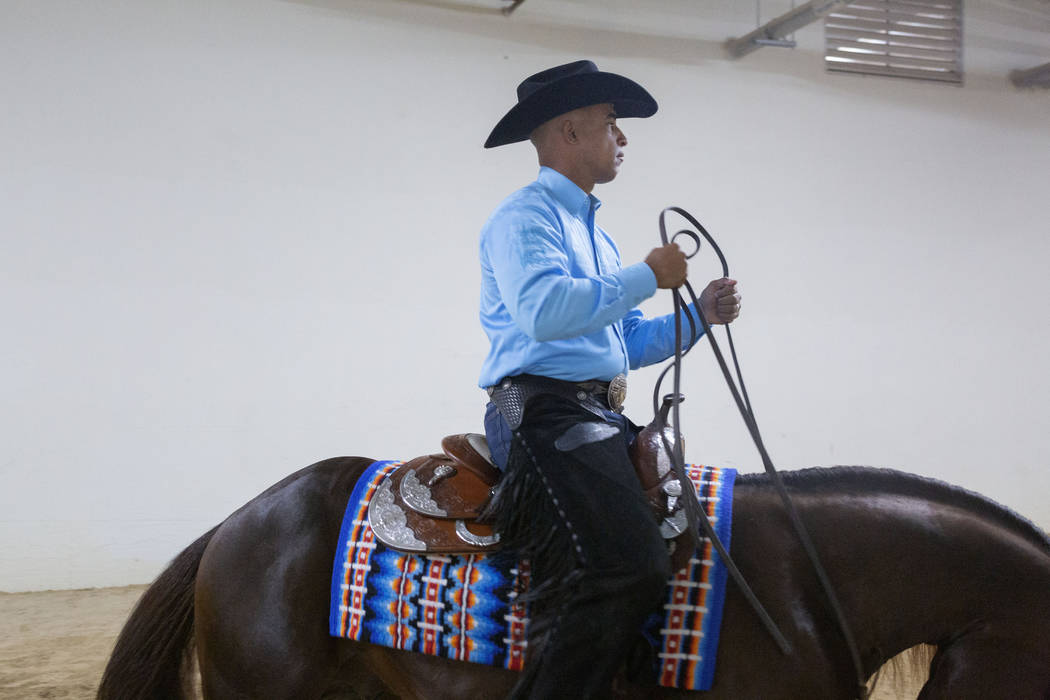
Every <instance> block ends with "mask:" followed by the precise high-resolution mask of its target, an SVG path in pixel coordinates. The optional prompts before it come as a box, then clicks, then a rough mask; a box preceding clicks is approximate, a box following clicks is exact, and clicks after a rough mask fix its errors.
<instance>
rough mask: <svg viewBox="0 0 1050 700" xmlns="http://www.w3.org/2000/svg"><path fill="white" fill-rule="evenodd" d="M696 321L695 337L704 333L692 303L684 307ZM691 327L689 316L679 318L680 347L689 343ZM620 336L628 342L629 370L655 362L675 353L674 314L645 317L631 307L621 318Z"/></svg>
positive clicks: (697, 337)
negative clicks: (621, 331) (621, 328)
mask: <svg viewBox="0 0 1050 700" xmlns="http://www.w3.org/2000/svg"><path fill="white" fill-rule="evenodd" d="M684 309H685V310H686V311H688V312H689V314H690V315H691V316H692V317H693V322H694V323H695V324H696V340H699V339H700V337H701V336H703V334H704V327H703V325H701V323H700V318H699V316H697V313H696V309H695V308H694V307H693V305H692V304H690V305H689V306H686V307H684ZM690 330H691V327H690V325H689V319H688V318H686V317H685V316H684V314H683V317H682V344H683V347H682V349H683V350H684V349H686V348H688V347H689V346H690V342H689V341H690V337H689V333H690ZM623 335H624V341H625V343H626V345H627V358H628V362H629V363H630V367H631V369H638V368H639V367H646V366H647V365H654V364H656V363H657V362H663V361H664V360H666V359H667V358H669V357H671V356H672V355H674V314H673V313H669V314H667V315H666V316H657V317H656V318H645V316H643V315H642V312H641V311H639V310H638V309H632V310H631V311H630V312H628V313H627V315H626V316H624V317H623Z"/></svg>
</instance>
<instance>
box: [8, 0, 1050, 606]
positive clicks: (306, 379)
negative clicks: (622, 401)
mask: <svg viewBox="0 0 1050 700" xmlns="http://www.w3.org/2000/svg"><path fill="white" fill-rule="evenodd" d="M485 4H489V5H492V6H495V5H497V3H495V2H492V3H482V2H480V1H479V2H477V3H475V5H476V6H471V5H467V4H459V3H456V2H454V1H453V0H449V1H448V2H441V1H438V0H433V1H430V2H399V1H394V0H374V1H372V2H352V1H351V0H317V1H316V2H281V1H278V0H256V1H255V2H248V1H247V0H225V1H224V2H206V1H204V0H193V1H190V2H185V1H181V0H180V1H178V2H176V1H175V0H151V1H150V2H146V3H141V2H131V1H117V0H110V1H109V2H77V3H73V2H59V1H57V0H8V1H7V2H5V3H3V6H2V7H0V105H2V108H0V154H2V155H3V162H4V167H3V168H2V169H0V232H2V236H3V246H2V250H0V328H2V331H0V332H2V337H3V341H2V342H0V446H2V448H0V590H9V591H11V590H27V589H42V588H66V587H83V586H98V585H113V584H125V583H132V582H143V581H147V580H149V579H151V578H152V577H153V576H154V575H156V573H158V572H159V570H160V568H161V567H162V566H163V564H164V563H165V562H166V561H167V560H169V559H170V558H171V557H172V556H173V555H174V554H176V553H177V552H178V551H179V550H180V549H181V548H182V547H183V546H185V545H186V544H188V543H189V542H190V541H192V540H193V539H194V538H195V537H196V536H197V535H198V534H200V533H201V532H203V531H204V530H206V529H208V528H209V527H211V526H212V525H213V524H215V523H216V522H218V521H220V520H221V519H222V518H223V517H225V516H226V515H227V514H228V513H229V512H230V511H231V510H233V509H234V508H236V507H237V506H239V505H240V504H241V503H243V502H245V501H247V500H248V499H250V498H251V497H252V496H254V495H255V494H256V493H258V492H259V491H261V490H262V489H263V488H265V487H266V486H268V485H269V484H270V483H272V482H274V481H276V480H278V479H280V478H282V477H283V476H284V475H285V474H287V473H289V472H290V471H292V470H294V469H297V468H299V467H301V466H304V465H306V464H309V463H311V462H313V461H316V460H318V459H322V458H324V457H328V456H334V455H339V454H359V455H368V456H373V457H377V458H389V457H410V456H414V455H416V454H420V453H423V452H427V451H431V450H433V449H434V448H435V447H436V445H437V441H438V440H439V438H440V437H441V436H442V435H444V434H446V433H451V432H459V431H465V430H475V429H478V428H479V427H480V422H481V410H482V407H483V403H484V395H483V394H482V393H481V392H480V391H479V390H478V389H476V388H475V387H474V384H475V381H476V377H477V371H478V368H479V365H480V362H481V358H482V357H483V354H484V351H485V342H484V336H483V334H482V333H481V331H480V330H479V329H478V327H477V320H476V313H477V283H478V273H477V269H476V268H477V263H476V259H475V258H476V238H477V231H478V229H479V227H480V225H481V223H482V222H483V221H484V218H485V217H486V215H487V213H488V212H489V210H490V209H491V208H492V207H493V206H494V205H495V204H496V203H497V202H498V201H499V200H500V199H501V198H502V197H503V196H504V195H505V194H507V193H508V192H510V191H511V190H513V189H514V188H516V187H518V186H520V185H521V184H524V183H525V182H527V181H529V180H530V179H531V178H532V177H533V176H534V174H535V163H534V158H533V156H532V154H530V153H529V149H528V147H527V146H525V145H519V146H513V147H508V148H504V149H497V150H495V151H485V150H483V149H482V148H481V143H482V141H483V140H484V138H485V136H486V135H487V133H488V131H489V129H490V128H491V126H492V125H493V124H494V123H495V121H496V120H497V119H498V118H499V117H500V116H501V115H502V114H503V112H504V111H505V110H506V109H507V108H508V107H509V106H510V105H511V104H512V102H513V100H514V87H515V85H516V84H517V82H518V81H519V80H520V79H521V78H523V77H524V76H526V75H528V74H529V73H532V72H534V71H536V70H539V69H541V68H544V67H547V66H550V65H554V64H557V63H560V62H564V61H568V60H574V59H576V58H580V57H591V58H593V59H595V60H596V61H597V62H598V63H599V65H600V66H601V67H603V68H605V69H609V70H614V71H618V72H622V73H626V74H628V75H630V76H632V77H634V78H635V79H637V80H639V81H640V82H641V83H643V84H644V85H646V86H647V87H649V88H650V90H651V91H652V92H653V93H654V95H656V97H657V99H658V100H659V102H660V105H661V109H660V112H659V113H658V114H657V115H656V116H655V117H654V118H652V119H649V120H630V121H625V122H624V124H623V126H624V128H625V130H626V132H627V135H628V137H629V139H630V145H629V146H628V149H627V161H626V163H625V168H624V171H623V174H622V175H621V177H620V178H619V179H618V180H617V181H616V182H615V183H612V184H610V185H607V186H604V187H602V188H600V189H599V190H598V191H597V192H596V193H597V194H598V195H599V196H600V197H602V198H603V200H604V202H605V206H604V207H603V208H602V210H601V217H600V219H601V223H602V224H603V225H604V226H605V227H606V228H607V229H608V230H610V231H611V232H613V233H614V235H616V236H617V238H618V240H619V241H620V243H621V248H622V251H623V253H624V257H625V258H626V259H627V261H635V260H638V259H641V258H642V257H643V256H644V255H645V253H646V252H647V251H648V250H649V249H650V248H651V247H653V246H654V245H656V243H657V242H658V240H657V230H656V216H657V213H658V212H659V210H660V209H661V208H662V207H664V206H667V205H670V204H677V205H681V206H684V207H686V208H688V209H690V210H691V211H692V212H693V213H694V214H696V215H697V216H698V217H699V218H700V219H701V220H702V221H703V222H704V223H705V225H707V227H708V228H709V229H710V230H711V231H712V232H713V233H714V234H715V235H716V236H717V237H718V238H719V239H720V240H721V242H722V245H723V248H724V249H725V251H726V253H727V255H728V256H729V259H730V264H731V266H732V273H733V274H734V275H735V276H736V277H738V279H740V280H741V287H742V291H743V293H744V296H745V313H744V316H743V317H742V318H741V319H740V321H739V323H738V324H737V325H736V327H735V329H736V338H737V341H738V343H739V346H740V347H739V350H740V354H741V359H742V361H743V363H744V371H745V376H746V378H747V380H748V383H749V387H750V389H751V392H752V398H753V400H754V402H755V408H756V411H757V413H758V416H759V419H760V422H761V424H762V426H763V429H764V432H765V435H766V440H767V443H768V446H769V448H770V450H771V452H772V454H773V456H774V458H775V459H776V460H777V462H778V464H779V465H780V466H782V467H783V468H793V467H801V466H809V465H830V464H870V465H878V466H892V467H896V468H900V469H905V470H909V471H914V472H918V473H921V474H925V475H930V476H935V477H939V478H942V479H946V480H949V481H952V482H954V483H957V484H960V485H963V486H966V487H969V488H972V489H976V490H979V491H981V492H983V493H986V494H988V495H990V496H992V497H994V498H995V499H997V500H999V501H1000V502H1002V503H1004V504H1006V505H1008V506H1010V507H1013V508H1015V509H1017V510H1018V511H1020V512H1021V513H1023V514H1025V515H1027V516H1029V517H1030V518H1032V519H1033V520H1035V521H1036V522H1037V523H1040V524H1042V525H1043V526H1050V505H1048V503H1050V500H1048V499H1047V498H1046V496H1047V493H1048V491H1050V471H1048V470H1047V468H1046V466H1047V463H1048V461H1050V437H1048V435H1050V431H1048V430H1047V427H1048V426H1047V415H1048V409H1050V398H1048V397H1050V379H1048V373H1047V370H1046V364H1045V359H1046V357H1047V355H1048V351H1050V338H1048V331H1047V318H1048V311H1050V309H1048V298H1050V297H1048V289H1050V285H1048V283H1047V274H1046V270H1045V265H1046V263H1045V261H1046V259H1047V257H1048V254H1050V243H1048V240H1047V233H1048V232H1050V231H1048V229H1050V226H1048V222H1047V215H1046V205H1045V201H1044V198H1045V195H1046V192H1047V185H1048V176H1047V173H1050V128H1048V123H1047V116H1048V115H1050V97H1048V94H1047V92H1046V91H1045V90H1044V91H1041V92H1039V91H1019V90H1015V89H1013V88H1011V87H1010V86H1009V84H1008V83H1007V82H1006V81H1005V78H1004V70H1005V69H1008V68H1009V67H1028V66H1031V65H1036V64H1037V63H1040V62H1043V61H1045V60H1046V58H1047V55H1050V46H1048V42H1047V40H1046V37H1048V36H1050V34H1048V33H1047V30H1048V29H1050V26H1042V25H1040V24H1039V22H1040V21H1043V20H1040V19H1039V17H1038V16H1036V15H1033V17H1035V19H1034V20H1032V22H1029V23H1028V25H1026V26H1027V29H1024V28H1019V27H1017V26H1015V27H1014V29H1015V30H1016V31H1013V32H1011V33H1010V36H1011V38H1010V39H1009V40H1007V39H1005V38H1003V34H1004V31H1003V27H1002V24H1001V23H999V24H997V23H996V21H997V20H996V17H997V15H995V14H994V13H993V12H992V11H991V10H989V9H987V7H986V6H985V7H984V9H982V6H981V5H977V6H976V7H975V8H973V9H974V15H975V16H976V17H977V20H975V24H977V25H981V22H983V23H984V24H983V25H982V26H978V27H977V29H981V32H976V31H974V32H973V43H972V46H971V45H969V44H968V49H967V50H968V54H967V55H968V61H973V63H972V64H968V72H969V75H968V81H967V85H966V87H963V88H957V87H949V86H944V85H938V84H925V83H916V82H909V81H902V80H892V79H880V78H867V79H864V78H860V77H851V76H841V75H828V74H825V73H824V71H823V67H822V65H821V59H820V56H819V52H818V51H819V44H820V42H821V39H822V31H821V30H820V28H819V26H814V27H810V28H808V29H806V30H803V31H802V32H800V33H799V40H800V44H801V46H800V49H798V50H796V51H776V50H772V49H766V50H763V51H760V52H758V53H757V54H754V55H752V56H749V57H747V58H746V59H743V60H741V61H738V62H732V61H729V60H727V59H725V58H724V57H723V55H722V53H721V50H720V47H719V44H718V41H720V39H721V38H724V37H725V36H728V34H731V33H736V34H741V33H744V32H746V31H747V30H749V29H750V28H751V26H753V20H754V18H753V6H749V4H748V3H735V4H734V3H732V2H720V3H707V4H705V5H704V6H703V7H702V8H700V9H697V5H696V3H686V2H682V1H679V0H664V1H663V2H654V3H651V4H647V5H646V7H647V12H646V14H644V15H641V14H639V11H638V10H637V9H636V8H637V7H639V6H640V5H638V4H636V3H629V2H626V0H622V1H620V2H611V3H603V2H599V1H598V0H577V1H576V2H560V3H559V2H555V1H554V0H546V1H545V0H530V2H528V3H526V4H525V5H523V6H522V7H521V9H520V10H519V11H518V13H516V14H515V15H514V17H513V18H511V19H510V20H507V19H506V18H503V17H501V16H499V15H498V14H494V13H492V12H491V11H489V10H487V9H484V8H483V7H482V5H485ZM763 4H764V5H771V3H763ZM982 12H983V13H984V14H983V15H982V14H981V13H982ZM982 18H983V19H982ZM1011 21H1015V22H1016V19H1014V20H1011ZM1047 24H1050V22H1048V23H1047ZM968 36H970V35H968ZM697 37H700V38H699V39H698V38H697ZM970 41H971V39H969V38H968V42H970ZM1040 52H1043V54H1044V55H1043V56H1042V57H1041V58H1040V56H1039V53H1040ZM974 57H976V58H974ZM1004 67H1005V68H1004ZM694 270H695V273H694V275H695V278H697V279H698V278H700V277H713V276H715V275H716V274H717V271H716V270H714V269H713V268H712V266H711V264H710V263H697V264H696V265H694ZM669 303H670V302H669V299H668V298H666V297H665V296H660V297H658V298H656V299H654V300H652V301H651V302H650V303H649V304H648V305H647V306H646V307H645V308H646V310H647V311H648V312H651V313H661V312H664V311H665V309H666V308H667V306H668V304H669ZM654 376H655V374H654V372H652V371H645V372H639V373H637V374H636V375H634V376H633V378H632V395H631V398H630V400H629V408H630V409H631V413H632V414H633V415H634V417H635V419H636V420H637V421H639V422H644V421H645V420H647V419H648V414H649V409H648V406H649V397H648V394H649V391H650V386H651V382H652V380H653V378H654ZM685 390H686V393H687V395H688V397H689V398H688V402H687V404H686V410H685V412H684V415H685V420H686V433H687V436H688V438H689V441H690V442H689V448H690V449H689V455H688V456H689V458H690V459H691V460H692V461H696V462H708V463H717V464H726V465H733V466H737V467H739V468H741V469H743V470H757V469H760V468H761V467H760V464H759V463H758V461H757V458H756V457H755V453H754V450H753V448H751V447H750V444H749V442H748V440H747V437H746V435H745V432H744V430H743V428H742V427H741V426H740V423H739V420H738V418H736V417H735V415H734V414H733V411H732V408H731V405H730V401H729V397H728V394H727V393H726V391H725V390H724V389H723V388H722V387H721V386H720V384H719V380H718V377H717V376H716V373H715V370H714V366H713V363H712V361H711V359H710V353H709V352H708V351H707V349H706V348H700V349H699V350H698V351H697V352H696V353H695V354H694V355H692V356H691V358H690V362H689V364H688V367H687V374H686V385H685Z"/></svg>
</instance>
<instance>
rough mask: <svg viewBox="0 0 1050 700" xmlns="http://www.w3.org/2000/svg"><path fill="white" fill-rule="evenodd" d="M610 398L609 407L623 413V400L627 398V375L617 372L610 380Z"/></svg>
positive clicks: (608, 397) (608, 395)
mask: <svg viewBox="0 0 1050 700" xmlns="http://www.w3.org/2000/svg"><path fill="white" fill-rule="evenodd" d="M606 398H607V399H608V400H609V408H611V409H612V410H614V411H616V412H617V413H623V401H624V399H626V398H627V375H626V374H617V375H616V376H615V377H613V378H612V379H611V380H610V381H609V391H608V393H607V394H606Z"/></svg>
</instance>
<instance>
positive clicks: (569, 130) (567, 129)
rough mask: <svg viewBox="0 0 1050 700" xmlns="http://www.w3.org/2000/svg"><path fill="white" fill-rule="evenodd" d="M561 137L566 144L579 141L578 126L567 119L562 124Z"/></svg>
mask: <svg viewBox="0 0 1050 700" xmlns="http://www.w3.org/2000/svg"><path fill="white" fill-rule="evenodd" d="M561 137H562V138H563V139H565V141H566V143H576V142H577V141H579V137H578V136H576V125H575V124H573V123H572V120H571V119H566V120H564V121H563V122H562V123H561Z"/></svg>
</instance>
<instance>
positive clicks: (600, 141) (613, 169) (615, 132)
mask: <svg viewBox="0 0 1050 700" xmlns="http://www.w3.org/2000/svg"><path fill="white" fill-rule="evenodd" d="M576 112H577V113H579V116H578V117H577V118H575V119H574V120H573V122H574V125H575V130H576V137H577V138H578V139H579V142H578V146H579V148H578V151H577V154H578V156H577V157H578V159H579V161H578V162H579V164H580V165H581V166H582V167H584V168H585V169H586V171H587V173H588V175H590V176H591V178H593V180H594V182H595V184H602V183H604V182H610V181H611V180H612V179H613V178H615V177H616V175H617V173H619V172H620V164H621V163H622V162H623V149H624V147H625V146H626V145H627V137H626V136H624V134H623V132H622V131H620V128H619V127H618V126H617V125H616V110H614V109H613V106H612V105H611V104H608V103H606V104H597V105H591V106H590V107H583V108H581V109H578V110H576Z"/></svg>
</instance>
